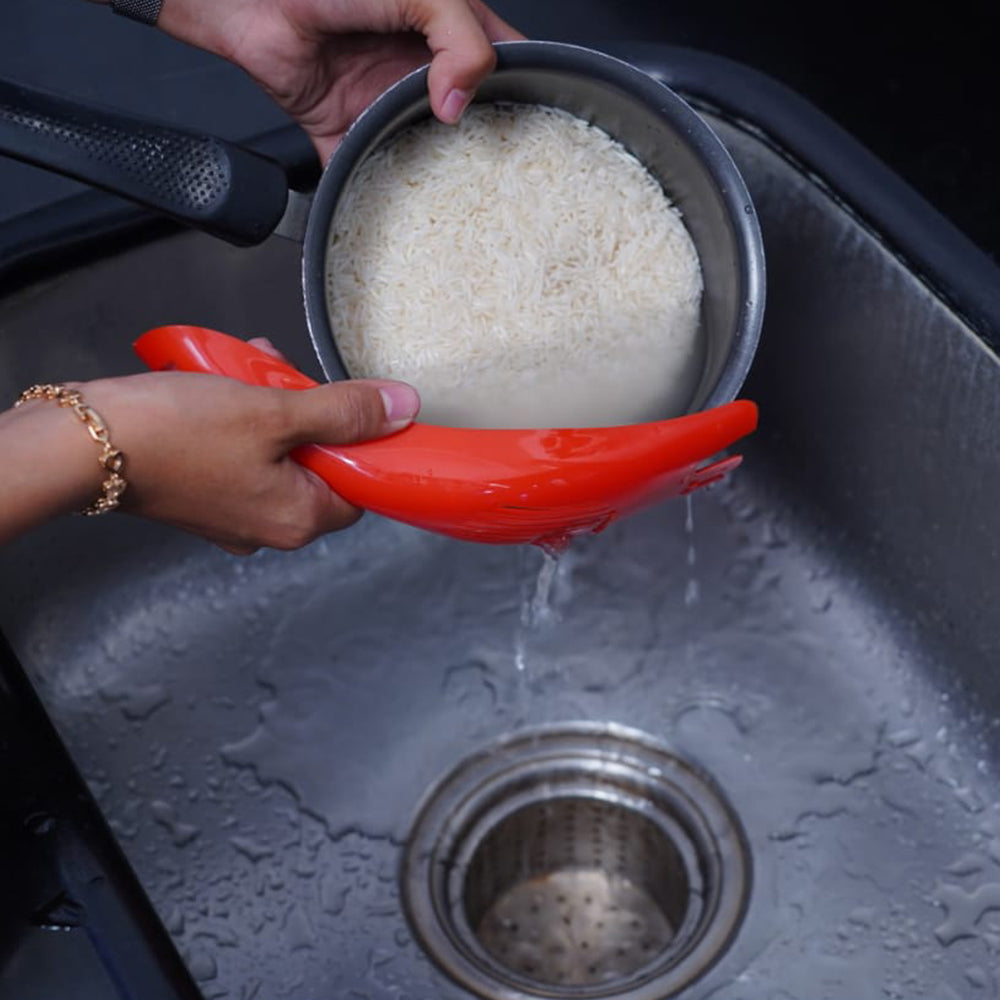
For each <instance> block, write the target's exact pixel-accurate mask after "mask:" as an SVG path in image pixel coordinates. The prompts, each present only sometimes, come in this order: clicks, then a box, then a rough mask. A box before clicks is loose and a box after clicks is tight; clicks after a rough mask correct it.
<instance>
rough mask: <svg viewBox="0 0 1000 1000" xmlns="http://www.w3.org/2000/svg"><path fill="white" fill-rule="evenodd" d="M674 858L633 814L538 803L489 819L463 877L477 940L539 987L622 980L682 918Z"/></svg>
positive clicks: (609, 807)
mask: <svg viewBox="0 0 1000 1000" xmlns="http://www.w3.org/2000/svg"><path fill="white" fill-rule="evenodd" d="M689 899H690V885H689V882H688V876H687V872H686V869H685V865H684V861H683V859H682V857H681V855H680V854H679V852H678V850H677V848H676V846H675V845H674V844H673V842H672V841H671V839H670V838H669V837H668V836H667V834H666V833H665V832H664V830H662V829H661V828H659V827H657V826H656V825H655V824H654V823H652V822H650V821H649V820H648V819H647V818H646V817H645V816H643V815H642V814H641V813H639V812H637V811H636V810H633V809H629V808H625V807H622V806H619V805H616V804H612V803H608V802H602V801H599V800H594V799H586V798H579V797H576V798H566V799H558V800H547V801H543V802H539V803H535V804H532V805H529V806H526V807H524V808H522V809H520V810H518V811H517V812H515V813H513V814H512V815H510V816H507V817H506V818H505V819H504V820H502V821H501V822H500V823H498V824H497V825H496V826H495V827H494V828H493V829H492V830H491V831H490V832H489V833H488V834H487V835H486V836H485V837H484V838H483V840H482V841H481V842H480V844H479V845H478V847H477V849H476V851H475V853H474V854H473V857H472V860H471V863H470V865H469V867H468V870H467V872H466V876H465V887H464V905H465V915H466V919H467V920H468V922H469V926H470V927H472V928H474V929H475V934H476V937H477V938H478V940H479V942H480V944H482V946H483V947H484V948H485V949H486V950H487V951H488V952H489V953H490V954H491V955H492V956H493V957H494V958H495V959H496V960H497V961H498V962H499V963H500V964H501V965H504V966H506V967H507V968H509V969H511V970H512V971H515V972H521V973H524V974H527V975H530V977H531V978H532V979H533V980H535V981H536V982H538V983H540V984H546V985H555V984H560V985H563V986H582V985H590V984H595V983H608V982H615V981H618V980H621V979H624V978H626V977H628V976H629V975H631V974H632V973H633V972H635V971H636V970H637V969H639V968H641V967H642V966H643V965H646V964H648V963H649V962H650V961H652V960H653V959H655V958H656V957H658V956H659V955H660V954H662V953H663V952H664V951H665V950H666V949H667V946H668V945H669V944H670V942H671V941H672V940H673V938H674V935H675V933H676V930H677V928H679V927H680V926H681V925H682V924H683V922H684V918H685V916H686V915H687V912H688V906H689Z"/></svg>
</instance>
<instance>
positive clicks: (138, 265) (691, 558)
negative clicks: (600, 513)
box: [0, 118, 1000, 1000]
mask: <svg viewBox="0 0 1000 1000" xmlns="http://www.w3.org/2000/svg"><path fill="white" fill-rule="evenodd" d="M712 120H713V124H715V125H716V126H717V127H718V129H719V131H720V133H721V135H722V136H723V138H724V140H725V141H726V143H727V144H728V145H729V147H730V149H731V150H732V152H733V155H734V156H735V158H736V159H737V161H738V163H739V166H740V168H741V170H742V171H743V173H744V176H745V178H746V180H747V182H748V184H749V186H750V188H751V192H752V194H753V197H754V199H755V203H756V206H757V210H758V212H759V215H760V219H761V224H762V228H763V231H764V235H765V243H766V250H767V258H768V269H769V282H768V307H767V320H766V325H765V330H764V334H763V338H762V347H761V351H760V353H759V355H758V360H757V363H756V366H755V369H754V372H753V375H752V377H751V383H750V384H749V385H748V387H747V390H746V392H747V395H748V396H749V397H750V398H753V399H755V400H757V401H758V402H759V404H760V407H761V428H760V431H759V432H758V433H757V435H756V436H755V437H754V438H753V439H752V440H751V441H749V442H748V443H747V446H746V449H745V454H746V462H745V465H744V467H743V468H741V469H740V470H739V471H738V472H737V473H736V474H735V475H734V476H733V477H732V478H731V480H730V481H729V482H727V483H725V484H723V485H721V486H719V487H715V488H713V489H712V490H710V491H709V492H706V493H699V494H697V495H696V496H695V497H694V498H693V503H691V504H690V505H687V504H686V503H685V502H684V501H683V500H681V501H676V502H674V503H671V504H668V505H666V506H664V507H662V508H659V509H656V510H653V511H650V512H648V513H645V514H643V515H640V516H637V517H635V518H632V519H630V520H627V521H625V522H623V523H620V524H617V525H615V526H613V527H611V528H610V529H609V530H608V531H607V532H605V533H604V534H603V535H601V536H598V537H595V538H592V539H588V540H586V541H582V542H580V543H579V544H577V545H576V546H575V547H574V549H573V550H572V551H570V552H569V553H568V554H567V555H566V556H565V557H564V558H563V559H562V560H561V561H560V562H559V563H558V565H555V566H546V565H545V563H544V558H543V556H542V554H541V553H539V552H535V551H524V550H519V549H509V548H491V547H485V546H476V545H466V544H460V543H456V542H451V541H447V540H444V539H441V538H438V537H435V536H431V535H428V534H422V533H420V532H418V531H415V530H411V529H408V528H405V527H402V526H400V525H397V524H394V523H390V522H386V521H382V520H379V519H378V518H375V517H367V518H365V519H364V520H363V521H362V522H361V523H360V524H359V525H358V526H357V527H356V528H353V529H351V530H350V531H348V532H345V533H343V534H340V535H336V536H331V537H329V538H327V539H324V540H321V541H319V542H317V543H315V544H314V545H312V546H310V547H309V548H308V549H306V550H304V551H302V552H299V553H295V554H283V553H277V552H262V553H259V554H258V555H256V556H253V557H251V558H248V559H237V558H232V557H229V556H227V555H225V554H223V553H222V552H220V551H217V550H215V549H212V548H210V547H208V546H206V545H203V544H200V543H199V542H197V541H194V540H190V539H188V538H186V537H183V536H181V535H179V534H176V533H174V532H172V531H169V530H166V529H161V528H158V527H155V526H152V525H148V524H144V523H140V522H138V521H135V520H133V519H130V518H128V517H124V516H115V517H110V518H106V519H101V520H99V521H91V520H86V521H84V520H66V521H64V522H62V523H59V524H55V525H52V526H50V527H48V528H46V529H44V530H42V531H39V532H37V533H35V534H34V535H33V536H32V537H30V538H27V539H24V540H23V541H21V542H19V543H17V544H15V545H11V546H10V547H9V548H8V549H7V550H5V551H4V552H3V553H2V554H0V625H2V628H3V630H4V631H5V633H6V634H7V636H8V638H9V639H10V641H11V644H12V645H13V647H14V648H15V650H16V652H17V653H18V655H19V658H20V659H21V661H22V663H23V664H24V665H25V667H26V669H27V670H28V672H29V673H30V675H31V677H32V678H33V680H34V681H35V683H36V685H37V687H38V689H39V691H40V694H41V696H42V699H43V701H44V703H45V705H46V707H47V709H48V711H49V713H50V714H51V716H52V717H53V719H54V720H55V722H56V724H57V727H58V729H59V731H60V733H61V735H62V737H63V738H64V740H65V742H66V743H67V745H68V747H69V748H70V750H71V752H72V754H73V756H74V758H75V759H76V761H77V762H78V764H79V766H80V768H81V769H82V771H83V773H84V775H85V776H86V778H87V781H88V783H89V784H90V786H91V788H92V789H93V791H94V793H95V795H96V797H97V799H98V801H99V802H100V805H101V806H102V808H103V810H104V812H105V815H106V816H107V817H108V818H109V820H110V822H111V824H112V827H113V829H114V830H115V832H116V833H117V835H118V837H119V839H120V841H121V843H122V845H123V847H124V849H125V852H126V854H127V856H128V858H129V860H130V861H131V863H132V865H133V866H134V868H135V869H136V871H137V873H138V875H139V877H140V879H141V881H142V883H143V885H144V886H145V887H146V889H147V891H148V893H149V895H150V897H151V899H152V901H153V903H154V904H155V906H156V908H157V910H158V911H159V914H160V915H161V917H162V919H163V921H164V923H165V925H166V927H167V928H168V930H169V932H170V934H171V935H172V937H173V939H174V941H175V942H176V944H177V946H178V947H179V948H180V950H181V952H182V954H183V955H184V957H185V959H186V961H187V963H188V966H189V968H190V970H191V972H192V973H193V975H194V977H195V978H196V979H197V980H198V982H199V985H200V988H201V990H202V991H203V993H204V995H205V997H207V998H216V997H218V998H222V997H226V998H232V1000H237V998H239V1000H252V998H265V997H267V998H280V997H295V998H302V1000H304V998H316V1000H319V998H323V1000H326V998H335V997H336V998H345V997H351V998H358V1000H362V998H365V1000H388V998H393V1000H403V998H410V1000H417V998H419V1000H429V998H438V1000H459V998H465V997H468V996H470V995H471V994H470V992H469V990H468V989H467V988H466V987H463V986H460V985H457V984H456V983H455V981H453V979H452V978H451V977H450V976H449V975H448V974H446V973H445V972H443V971H441V969H440V968H439V965H438V964H437V963H436V962H435V961H432V960H430V959H429V958H428V957H427V955H426V954H425V952H424V949H423V947H422V944H421V943H419V942H418V941H417V940H415V934H414V928H413V927H412V926H411V924H410V923H409V922H408V920H407V917H406V914H405V913H404V906H403V903H402V901H401V896H400V883H399V868H400V863H401V858H402V855H403V852H404V849H405V845H406V842H407V838H408V835H409V832H410V829H411V825H412V824H413V822H414V819H415V816H416V814H417V811H418V807H419V805H420V803H421V801H422V799H423V798H424V796H425V793H426V792H427V790H428V789H429V788H430V787H431V786H433V785H434V783H435V782H437V781H439V780H440V779H442V778H443V777H444V776H445V775H447V774H448V773H450V772H452V771H453V769H454V768H456V767H457V766H458V765H459V763H460V762H461V761H462V760H464V759H465V758H467V757H469V756H470V755H475V754H477V753H478V752H479V751H481V750H484V749H489V748H490V747H492V746H493V745H494V744H495V743H496V742H497V741H498V740H500V739H501V738H502V737H505V736H510V735H511V734H515V735H516V734H518V733H524V732H528V731H531V732H536V731H541V732H543V733H544V732H546V731H547V727H550V726H551V725H552V724H556V723H564V722H570V721H572V722H586V723H588V724H590V725H591V726H593V725H595V724H605V723H614V724H616V725H617V726H620V727H625V728H626V729H627V730H629V731H633V730H634V731H638V732H640V733H643V734H646V735H647V736H648V737H649V738H650V739H651V740H652V741H653V742H654V743H656V744H662V745H665V746H666V747H668V748H669V749H670V750H671V751H672V752H673V753H675V754H676V755H677V756H678V757H679V758H680V759H681V760H683V761H689V762H692V763H693V765H695V767H696V768H697V769H698V770H699V773H703V774H704V775H705V776H706V777H707V779H709V780H710V781H711V782H712V783H713V785H714V786H715V787H716V788H717V789H718V790H719V791H720V792H721V794H722V796H723V797H724V799H725V800H727V801H728V803H729V806H730V807H731V810H732V812H733V814H734V815H735V816H736V817H737V818H738V823H739V824H740V825H741V827H742V831H743V833H744V834H745V838H746V843H747V845H748V849H749V871H750V872H752V875H751V876H750V878H749V891H748V896H747V904H746V912H745V914H744V915H743V918H742V922H741V923H739V924H738V927H737V929H736V930H735V936H734V937H733V939H732V941H731V942H730V943H729V945H728V947H727V948H726V949H725V950H724V952H723V953H722V954H721V956H719V957H718V960H717V961H716V962H715V963H714V964H712V965H711V967H710V968H708V970H707V971H706V972H705V973H704V974H703V975H702V976H700V978H698V979H697V980H696V981H695V982H693V983H692V984H691V985H689V986H688V987H687V990H686V991H685V992H684V993H683V996H684V997H704V996H709V995H711V996H713V997H716V998H720V1000H721V998H725V1000H745V998H750V997H753V998H765V997H766V998H773V1000H779V998H780V1000H789V998H801V1000H821V998H836V1000H856V998H857V997H861V996H887V997H890V998H894V997H898V998H904V997H905V998H915V997H921V996H926V997H928V998H934V1000H946V998H955V997H979V996H982V997H987V996H993V995H997V993H998V991H1000V976H998V969H1000V733H998V727H1000V670H998V669H997V666H998V653H1000V616H998V615H997V614H996V598H997V590H998V586H997V585H998V582H1000V541H998V539H1000V508H998V505H997V503H996V499H997V497H998V496H1000V431H998V428H1000V363H998V359H997V357H996V355H995V354H993V353H992V352H991V351H990V350H989V348H988V347H987V346H986V345H985V344H984V342H983V341H982V340H981V339H980V338H979V337H978V336H977V334H976V332H974V330H973V329H972V328H971V327H970V326H969V325H967V324H966V322H965V321H964V320H963V318H962V316H961V315H959V313H958V312H957V311H956V310H955V309H953V308H952V307H951V306H949V305H948V304H946V303H945V301H944V300H943V299H942V298H941V297H940V295H939V294H938V293H937V292H936V291H935V290H934V289H933V288H932V287H931V286H930V284H928V283H927V281H926V280H925V279H922V278H921V277H920V276H918V274H917V273H915V270H914V268H913V266H912V263H910V262H908V260H907V259H906V258H905V256H903V254H905V249H906V248H900V247H897V246H893V245H890V244H887V242H886V241H885V239H884V238H883V235H882V234H881V233H880V232H878V231H876V230H874V229H873V228H871V225H870V224H869V223H866V222H865V221H864V220H862V219H860V218H859V217H858V216H857V215H856V214H855V213H854V212H853V211H852V209H851V208H849V207H848V206H847V205H845V204H842V203H841V202H840V200H839V199H838V197H837V195H836V194H835V193H834V192H832V191H831V190H830V189H829V188H828V187H827V185H826V184H824V183H823V182H822V181H820V180H819V179H818V178H817V177H816V176H815V174H813V173H812V172H810V171H807V170H805V169H804V168H803V167H801V166H800V165H798V164H797V163H796V162H794V160H792V159H790V158H789V157H788V156H787V155H786V154H785V153H784V152H783V150H782V149H780V148H776V147H775V146H774V144H773V143H772V142H771V140H770V139H769V138H768V137H767V136H765V135H762V134H761V132H760V130H759V129H758V128H757V127H754V126H752V125H749V124H747V123H743V124H739V123H736V124H734V123H730V122H726V121H722V120H721V119H719V118H713V119H712ZM297 266H298V261H297V256H296V251H295V248H294V247H292V246H290V245H287V244H283V243H281V242H278V241H275V242H272V243H269V244H267V245H265V246H263V247H262V248H260V249H259V250H256V251H245V250H234V249H231V248H228V247H226V246H223V245H222V244H220V243H217V242H213V241H212V240H210V239H208V238H206V237H201V236H198V235H191V234H185V235H173V236H170V237H168V238H163V239H159V240H156V241H154V242H152V243H148V244H145V245H139V246H135V247H132V248H130V249H128V250H127V251H125V252H122V253H120V254H116V255H109V256H106V257H104V258H102V259H98V260H94V261H92V262H90V263H88V264H86V265H85V266H80V267H77V268H76V269H74V270H72V271H70V272H69V273H66V274H64V275H62V276H61V277H58V278H55V279H51V280H45V281H39V282H37V283H34V284H31V285H30V286H28V287H25V288H23V289H22V290H21V291H19V292H18V293H16V294H13V295H10V296H8V297H7V298H6V299H5V300H4V301H2V302H0V331H2V334H0V356H2V364H0V390H2V392H3V393H4V394H5V396H13V395H14V394H15V393H16V391H17V390H18V389H19V388H20V387H22V386H23V385H26V384H28V383H30V382H32V381H36V380H54V379H57V378H61V377H65V378H69V377H74V378H87V377H92V376H97V375H100V374H106V373H107V372H109V371H112V370H127V369H135V368H136V364H135V362H134V361H133V360H132V359H131V357H130V355H129V350H128V343H129V340H130V339H131V338H133V337H134V336H135V335H137V334H138V333H140V332H141V331H143V330H144V329H146V328H148V327H152V326H154V325H158V324H160V323H163V322H167V321H177V322H197V323H200V324H202V325H206V326H215V327H217V328H219V329H223V330H226V331H229V332H232V333H237V334H241V335H253V334H267V335H269V336H271V337H272V339H274V340H275V341H276V342H277V343H278V344H279V346H281V347H282V348H283V349H284V350H285V351H286V352H287V353H288V354H289V355H290V356H291V357H292V358H293V359H295V360H297V361H298V362H299V363H300V364H302V365H303V367H307V368H308V367H310V366H311V362H310V361H309V358H308V347H307V344H308V339H307V336H306V333H305V328H304V323H303V319H302V314H301V304H300V299H299V293H298V280H297ZM549 584H551V589H550V590H549V592H548V594H547V595H546V594H545V593H543V592H542V591H544V590H545V589H546V586H547V585H549ZM598 728H600V726H598ZM494 757H495V755H490V754H487V756H486V759H494ZM417 936H418V937H419V938H420V941H423V940H425V938H426V935H424V934H422V933H418V935H417ZM487 994H488V991H487ZM488 995H492V994H488ZM495 995H497V996H505V997H509V996H515V995H518V994H516V993H502V992H498V993H496V994H495ZM534 995H538V996H545V995H550V994H548V993H547V992H546V991H545V989H544V988H541V987H540V988H539V990H538V991H537V992H536V993H535V994H534ZM553 995H554V994H553ZM612 995H613V994H612Z"/></svg>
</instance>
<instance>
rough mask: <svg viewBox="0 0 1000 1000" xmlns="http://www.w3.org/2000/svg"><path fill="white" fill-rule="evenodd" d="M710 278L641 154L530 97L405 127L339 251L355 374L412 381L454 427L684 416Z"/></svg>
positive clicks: (361, 191)
mask: <svg viewBox="0 0 1000 1000" xmlns="http://www.w3.org/2000/svg"><path fill="white" fill-rule="evenodd" d="M701 291H702V280H701V271H700V268H699V264H698V255H697V252H696V250H695V247H694V243H693V242H692V240H691V237H690V236H689V235H688V232H687V230H686V229H685V228H684V224H683V223H682V221H681V217H680V214H679V213H678V212H677V210H676V209H675V208H673V207H672V206H671V204H670V202H669V201H668V199H667V197H666V196H665V195H664V193H663V190H662V188H661V187H660V185H659V184H658V183H657V182H656V180H654V179H653V177H651V176H650V174H649V173H648V171H647V170H646V169H645V168H644V167H643V166H642V164H641V163H639V161H638V160H636V159H635V157H633V156H632V155H631V154H629V153H628V152H626V150H625V149H624V148H623V147H622V146H621V145H620V144H619V143H617V142H615V141H614V140H612V139H611V138H610V137H609V136H608V135H607V134H606V133H604V132H602V131H601V130H600V129H598V128H596V127H594V126H592V125H588V124H587V123H586V122H584V121H582V120H580V119H578V118H576V117H574V116H573V115H570V114H568V113H566V112H564V111H559V110H556V109H553V108H546V107H540V106H534V105H473V106H472V107H471V108H470V109H469V110H468V111H467V112H466V114H465V116H464V117H463V119H462V121H461V124H460V125H458V126H457V127H449V126H446V125H442V124H440V123H438V122H436V121H427V122H421V123H420V124H418V125H416V126H414V127H412V128H410V129H408V130H407V131H405V132H403V133H402V134H401V135H399V136H397V137H396V138H395V139H394V140H393V141H392V142H390V143H389V144H388V145H386V146H385V147H383V148H382V149H380V150H378V151H377V152H376V153H374V154H373V155H372V156H370V157H369V158H368V159H367V160H366V162H364V163H363V164H362V165H361V167H360V168H359V170H358V172H357V174H356V175H355V177H354V179H353V180H352V182H351V185H350V187H349V189H348V190H347V191H346V192H345V195H344V198H343V200H342V202H341V205H340V207H339V209H338V211H337V214H336V218H335V220H334V226H333V229H332V232H331V239H330V246H329V249H328V252H327V297H328V302H329V306H330V315H331V322H332V325H333V329H334V331H335V336H336V340H337V345H338V348H339V350H340V353H341V356H342V358H343V360H344V363H345V365H346V367H347V369H348V371H349V372H350V374H351V375H353V376H355V377H361V378H365V377H383V378H396V379H402V380H404V381H407V382H410V383H411V384H412V385H414V386H416V388H417V389H418V390H419V392H420V395H421V398H422V400H423V409H422V411H421V420H424V421H427V422H429V423H441V424H450V425H453V426H472V427H560V426H561V427H585V426H604V425H613V424H620V423H635V422H639V421H644V420H652V419H658V418H661V417H667V416H675V415H677V414H679V413H682V412H683V411H684V410H685V409H686V407H687V404H688V402H689V400H690V397H691V394H692V392H693V390H694V387H695V384H696V382H697V379H698V376H699V374H700V368H701V364H702V359H703V351H702V347H701V344H700V338H699V337H698V326H699V307H700V301H701Z"/></svg>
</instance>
